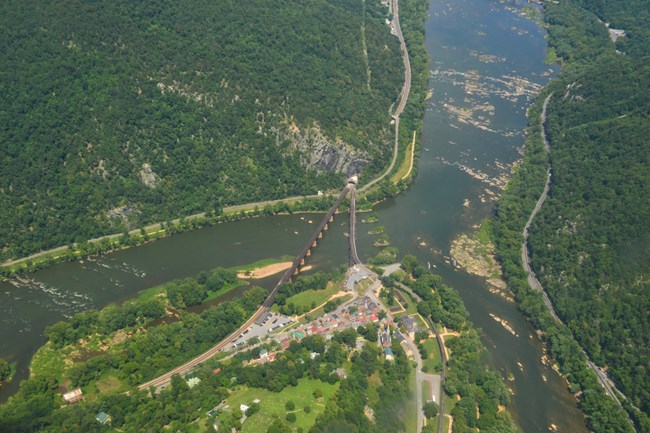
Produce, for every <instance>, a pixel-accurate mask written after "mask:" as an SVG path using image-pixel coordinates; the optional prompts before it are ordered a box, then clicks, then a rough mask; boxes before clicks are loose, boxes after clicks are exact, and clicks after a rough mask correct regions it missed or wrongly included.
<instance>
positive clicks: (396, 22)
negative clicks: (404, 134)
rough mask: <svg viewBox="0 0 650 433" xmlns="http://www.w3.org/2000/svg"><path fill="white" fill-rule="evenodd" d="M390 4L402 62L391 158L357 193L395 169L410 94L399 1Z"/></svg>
mask: <svg viewBox="0 0 650 433" xmlns="http://www.w3.org/2000/svg"><path fill="white" fill-rule="evenodd" d="M392 3H393V28H394V30H395V35H396V36H397V39H399V44H400V48H401V50H402V60H403V61H404V86H402V93H401V97H400V100H399V103H398V104H397V108H396V109H395V113H393V116H392V117H393V120H395V144H394V145H393V158H392V160H391V162H390V165H389V166H388V168H387V169H386V171H385V172H384V174H382V175H381V176H379V177H377V178H376V179H374V180H373V181H371V182H368V183H367V184H365V185H364V186H363V187H362V188H359V192H365V191H367V190H368V188H370V187H372V186H373V185H375V184H376V183H377V182H379V181H381V180H382V179H384V178H385V177H386V176H387V175H388V173H390V172H391V171H392V170H393V167H395V162H396V161H397V154H398V151H399V116H400V115H401V114H402V112H403V111H404V107H406V101H407V100H408V98H409V93H411V61H410V60H409V52H408V50H407V49H406V42H405V41H404V35H403V34H402V28H401V27H400V25H399V1H398V0H393V2H392Z"/></svg>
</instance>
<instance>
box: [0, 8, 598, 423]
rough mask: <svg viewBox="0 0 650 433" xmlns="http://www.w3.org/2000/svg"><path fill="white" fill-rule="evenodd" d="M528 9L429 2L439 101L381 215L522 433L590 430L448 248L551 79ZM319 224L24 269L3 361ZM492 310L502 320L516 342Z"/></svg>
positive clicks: (189, 236) (10, 295) (222, 229)
mask: <svg viewBox="0 0 650 433" xmlns="http://www.w3.org/2000/svg"><path fill="white" fill-rule="evenodd" d="M522 5H523V4H519V3H509V2H504V3H499V2H496V1H493V0H455V1H453V2H450V3H443V2H438V1H434V2H433V3H432V4H431V7H430V17H429V19H428V20H427V38H426V41H427V47H428V49H429V51H430V53H431V57H432V62H431V71H432V73H431V80H430V88H431V90H432V94H433V96H432V98H431V99H430V100H429V101H428V104H427V111H426V115H425V121H424V131H423V140H422V142H423V143H422V150H421V151H420V155H419V156H420V163H419V171H418V177H417V179H416V181H415V182H414V184H413V185H412V186H411V188H410V189H409V190H408V191H406V192H405V193H403V194H401V195H400V196H399V197H397V198H396V199H394V200H390V201H387V202H385V203H382V204H381V205H380V206H379V207H378V209H377V210H378V214H379V216H380V222H379V224H382V225H384V226H385V227H386V231H387V233H388V235H389V236H390V238H391V242H392V244H393V245H394V246H397V247H398V248H399V249H400V251H401V252H402V253H413V254H416V255H417V256H418V257H419V258H420V259H421V261H422V262H423V263H427V262H429V263H430V264H431V265H432V267H435V269H434V270H435V271H436V272H437V273H438V274H440V275H441V276H443V278H444V279H445V281H446V282H447V283H448V284H449V285H452V286H453V287H455V288H457V289H458V290H459V291H460V293H461V295H462V297H463V299H464V301H465V304H466V306H467V308H468V310H469V311H470V314H471V320H472V321H473V322H474V324H475V325H476V326H478V327H479V328H481V329H482V333H483V341H484V343H485V346H486V347H487V349H488V351H489V353H490V360H489V361H490V363H491V364H492V366H493V367H494V368H496V369H498V370H499V371H501V372H502V373H503V375H504V377H506V378H508V377H510V379H513V380H508V382H507V383H508V385H509V387H510V388H511V389H512V391H513V393H514V394H513V397H512V403H511V406H510V409H511V411H512V413H513V414H514V416H515V418H516V420H517V422H518V423H519V425H520V426H521V427H522V429H523V430H524V431H526V432H544V431H548V428H549V426H550V425H551V424H555V425H556V426H557V429H558V431H560V432H586V431H587V430H586V428H585V427H584V420H583V417H582V415H581V413H580V412H579V411H578V410H577V409H576V402H575V399H574V398H573V396H572V395H571V394H569V392H568V391H567V390H566V386H565V384H564V383H563V381H562V380H561V378H560V377H559V376H558V375H557V374H555V373H554V372H553V370H551V369H550V368H548V367H547V366H544V365H543V364H542V363H541V362H540V358H541V356H542V347H541V345H540V343H539V341H538V340H537V338H536V337H535V336H534V331H533V329H532V328H531V327H530V326H529V325H528V323H527V322H526V321H525V320H524V318H523V317H522V315H521V314H520V313H519V312H518V311H517V308H516V305H514V304H513V303H510V302H507V301H506V300H504V299H503V298H502V297H500V296H497V295H494V294H491V293H490V292H489V291H488V290H487V286H486V283H485V282H484V281H483V280H482V279H481V278H478V277H474V276H471V275H468V274H466V273H464V272H462V271H456V270H454V269H453V267H452V266H451V265H450V264H448V263H447V262H448V261H449V260H448V259H447V257H448V255H449V247H450V243H451V241H452V240H453V239H454V238H455V237H456V236H457V235H458V234H459V233H462V232H466V231H468V230H471V229H472V227H473V226H475V225H476V224H477V223H479V222H480V221H481V219H483V218H484V217H486V216H488V215H489V213H490V211H491V209H492V207H493V205H494V202H493V201H490V197H491V196H490V194H489V193H488V192H486V189H488V190H490V191H492V192H493V193H498V191H499V189H498V188H497V187H495V186H494V185H492V186H491V185H489V184H488V182H489V181H490V180H491V181H492V183H493V184H494V183H498V178H499V177H500V176H501V175H502V174H503V173H505V172H507V171H508V170H509V169H508V167H509V165H511V164H512V163H513V161H515V160H516V159H517V157H518V152H517V149H518V148H519V147H520V146H521V144H522V142H523V129H524V127H525V125H526V118H525V110H526V107H527V106H528V105H529V103H530V100H531V99H530V98H531V93H532V92H534V90H535V88H536V85H542V84H544V83H546V82H547V80H548V75H549V73H551V72H552V71H551V70H549V68H548V67H547V66H545V65H544V64H543V59H544V56H545V51H544V50H545V41H544V33H543V31H542V30H541V29H540V28H539V27H537V26H536V25H535V24H534V23H532V22H531V21H529V20H527V19H524V18H522V17H520V16H519V15H518V14H517V13H516V10H517V9H520V7H521V6H522ZM510 9H515V11H513V10H510ZM520 79H521V81H520ZM468 108H469V109H470V111H471V110H473V114H471V116H470V123H467V122H465V123H464V122H463V120H462V118H459V116H458V113H461V114H462V113H468V112H467V111H464V112H463V111H459V110H462V109H468ZM471 121H476V122H478V124H475V125H472V124H471ZM468 169H469V170H471V171H472V172H473V173H474V174H476V173H477V172H480V173H484V174H485V176H486V178H487V180H486V181H481V180H479V179H477V178H475V177H473V176H471V175H470V174H468V173H467V171H468ZM319 218H320V215H292V216H276V217H268V218H257V219H251V220H245V221H240V222H235V223H228V224H222V225H218V226H215V227H211V228H208V229H203V230H200V231H196V232H192V233H185V234H180V235H177V236H174V237H172V238H167V239H163V240H160V241H157V242H154V243H151V244H148V245H143V246H141V247H137V248H133V249H130V250H125V251H121V252H117V253H114V254H109V255H106V256H102V257H99V258H97V260H93V261H85V262H84V263H68V264H61V265H57V266H54V267H52V268H50V269H47V270H43V271H40V272H37V273H35V274H33V275H31V276H30V277H29V280H30V281H29V282H28V283H22V282H19V281H14V283H16V284H18V285H19V286H20V287H16V286H14V285H12V284H10V283H2V284H0V323H2V331H3V332H2V335H3V338H2V340H0V356H3V357H6V358H8V359H9V360H11V361H16V362H17V364H18V372H17V378H18V379H20V378H24V377H25V376H26V374H27V366H28V363H29V360H30V358H31V356H32V355H33V353H34V352H35V350H36V349H37V348H38V347H39V346H40V345H41V344H42V343H43V342H44V341H45V339H44V337H43V335H42V332H43V329H44V328H45V327H46V326H47V325H49V324H51V323H54V322H56V321H58V320H61V319H63V318H65V317H68V316H70V315H71V314H73V313H74V312H76V311H80V310H82V309H86V308H92V307H101V306H104V305H106V304H108V303H110V302H119V301H122V300H125V299H128V298H130V297H133V296H134V295H135V294H137V292H138V291H140V290H142V289H145V288H147V287H151V286H153V285H157V284H160V283H162V282H165V281H168V280H171V279H174V278H182V277H186V276H193V275H196V274H197V273H198V272H200V271H202V270H206V269H210V268H213V267H216V266H226V267H227V266H235V265H241V264H245V263H250V262H253V261H256V260H259V259H263V258H267V257H280V256H282V255H295V254H296V253H297V252H298V251H299V250H300V249H301V248H302V246H303V243H304V242H305V241H306V239H307V238H308V237H309V233H310V230H311V229H312V228H313V227H314V226H315V224H316V223H317V221H318V219H319ZM309 220H311V221H312V222H313V223H312V224H310V223H309ZM345 224H346V219H345V217H343V216H340V217H338V218H337V219H336V222H335V224H334V227H333V228H332V230H330V231H329V232H327V235H326V237H325V238H324V239H323V242H322V243H321V244H320V246H319V247H318V249H317V250H316V253H315V254H314V255H312V257H310V262H309V263H310V264H311V265H313V266H314V267H316V268H318V269H327V268H330V267H332V266H334V265H340V264H344V263H346V262H347V257H346V254H347V247H346V239H345V237H344V232H345V231H347V228H346V227H345ZM367 228H368V226H367V225H363V224H362V225H360V227H359V229H358V230H357V232H358V237H359V240H358V247H359V253H360V255H361V256H362V258H365V259H367V258H369V257H371V256H373V255H374V254H376V252H377V250H376V249H375V248H373V247H372V245H371V243H372V238H371V236H369V235H368V234H367V231H368V230H367ZM274 281H275V278H271V279H269V280H267V281H266V282H265V285H270V284H272V283H273V282H274ZM230 296H236V293H235V294H233V295H230ZM490 313H492V314H494V315H496V316H498V317H499V318H501V319H505V320H507V321H508V322H509V324H510V326H512V328H513V329H514V330H515V332H516V333H517V335H518V336H513V335H512V334H511V333H510V332H508V331H507V330H506V329H504V327H503V326H501V324H499V323H497V322H496V321H495V320H494V319H493V318H492V317H491V316H490ZM544 378H546V380H544ZM17 382H18V381H17V380H15V381H14V382H13V383H11V384H9V385H7V386H5V387H3V388H2V389H0V399H2V400H5V399H6V398H7V397H8V396H9V395H10V394H11V393H13V392H15V390H16V389H17V386H18V385H17Z"/></svg>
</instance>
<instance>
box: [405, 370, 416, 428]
mask: <svg viewBox="0 0 650 433" xmlns="http://www.w3.org/2000/svg"><path fill="white" fill-rule="evenodd" d="M417 385H418V384H417V380H416V378H415V370H413V371H412V372H411V377H410V378H409V388H410V393H409V395H410V397H411V398H409V399H408V400H407V401H406V407H405V409H406V418H405V419H404V427H405V428H406V433H417V429H418V407H417V404H418V403H417V393H418V392H420V390H419V389H417Z"/></svg>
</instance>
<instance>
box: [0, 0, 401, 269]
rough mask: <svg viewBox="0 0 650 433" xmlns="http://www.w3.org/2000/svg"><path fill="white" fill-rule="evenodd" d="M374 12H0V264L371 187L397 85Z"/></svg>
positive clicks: (316, 1)
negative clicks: (239, 208) (176, 222)
mask: <svg viewBox="0 0 650 433" xmlns="http://www.w3.org/2000/svg"><path fill="white" fill-rule="evenodd" d="M387 13H388V11H387V9H386V8H385V7H383V6H381V5H380V4H379V2H378V1H377V0H375V1H365V2H362V1H358V0H309V1H304V2H292V1H287V0H280V1H276V2H264V1H259V0H255V1H252V2H245V3H242V2H236V1H232V0H229V1H219V2H204V1H196V0H194V1H192V0H185V1H182V2H170V1H165V2H158V3H156V4H148V3H146V4H134V3H132V2H126V1H117V2H82V1H75V0H69V1H64V2H57V3H43V2H38V1H31V0H30V1H28V2H27V3H26V2H24V1H21V2H19V1H8V2H3V3H2V5H1V6H0V44H1V45H2V50H0V65H2V67H1V68H0V101H1V102H0V123H2V125H3V127H2V128H0V167H2V168H1V169H0V219H1V220H2V221H3V224H2V226H1V227H0V259H7V258H16V257H19V256H24V255H27V254H29V253H33V252H35V251H38V250H42V249H47V248H50V247H55V246H60V245H68V244H71V243H73V242H79V241H83V240H85V239H88V238H91V237H94V236H98V235H102V234H107V233H115V232H120V231H122V230H123V229H125V228H137V227H141V226H143V225H145V224H146V223H151V222H159V221H168V220H170V219H172V218H174V217H179V216H183V215H189V214H192V213H197V212H202V211H209V210H214V209H220V208H221V207H223V206H225V205H229V204H235V203H242V202H250V201H255V200H258V199H272V198H280V197H285V196H292V195H299V194H314V193H316V192H317V191H318V190H326V189H329V188H333V187H337V188H338V187H339V186H340V184H341V181H342V178H343V175H345V174H349V173H350V172H354V171H358V170H363V173H364V178H365V179H368V178H370V177H371V176H372V174H373V173H377V172H378V171H379V170H380V169H381V168H383V167H384V166H385V164H386V162H387V161H388V159H389V157H390V151H391V150H392V146H391V143H390V141H391V131H390V130H389V125H388V120H389V116H388V111H389V107H390V106H391V104H392V103H393V102H394V101H395V100H396V98H397V96H398V94H399V91H400V88H401V84H402V81H403V71H402V62H401V57H400V52H399V46H398V42H397V39H396V38H395V37H394V36H392V35H391V34H390V32H389V29H388V27H387V26H386V24H385V19H386V17H387ZM364 47H365V48H364ZM316 147H317V148H318V151H319V152H321V154H322V155H321V158H320V159H319V160H313V159H312V151H313V150H314V148H316Z"/></svg>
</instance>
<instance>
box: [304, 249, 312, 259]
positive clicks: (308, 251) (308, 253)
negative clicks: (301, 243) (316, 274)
mask: <svg viewBox="0 0 650 433" xmlns="http://www.w3.org/2000/svg"><path fill="white" fill-rule="evenodd" d="M305 255H306V256H307V257H309V256H311V248H310V249H308V250H307V254H305Z"/></svg>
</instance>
